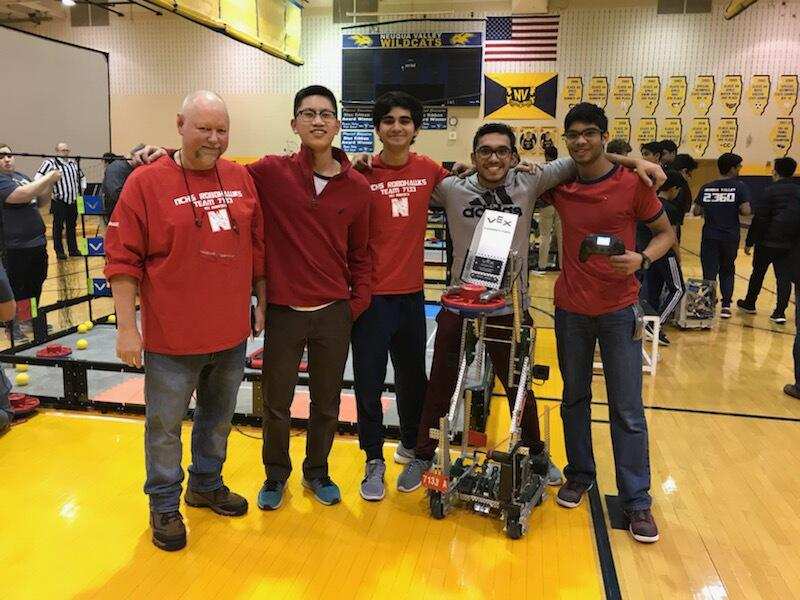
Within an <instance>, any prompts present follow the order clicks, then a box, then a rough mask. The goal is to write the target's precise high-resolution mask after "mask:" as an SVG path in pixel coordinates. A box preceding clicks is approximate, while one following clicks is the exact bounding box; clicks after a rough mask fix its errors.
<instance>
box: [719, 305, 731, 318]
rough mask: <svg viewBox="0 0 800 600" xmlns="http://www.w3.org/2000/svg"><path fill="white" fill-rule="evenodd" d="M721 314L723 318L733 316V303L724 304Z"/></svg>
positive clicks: (720, 310)
mask: <svg viewBox="0 0 800 600" xmlns="http://www.w3.org/2000/svg"><path fill="white" fill-rule="evenodd" d="M719 316H720V318H721V319H730V318H731V317H732V316H733V315H732V314H731V305H730V304H723V305H722V308H720V309H719Z"/></svg>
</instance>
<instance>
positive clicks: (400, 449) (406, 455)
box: [394, 442, 415, 465]
mask: <svg viewBox="0 0 800 600" xmlns="http://www.w3.org/2000/svg"><path fill="white" fill-rule="evenodd" d="M414 456H415V453H414V448H406V447H405V446H403V442H398V444H397V450H395V451H394V462H396V463H397V464H398V465H407V464H408V463H410V462H411V461H412V460H414Z"/></svg>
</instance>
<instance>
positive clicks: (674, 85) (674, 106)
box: [664, 75, 689, 143]
mask: <svg viewBox="0 0 800 600" xmlns="http://www.w3.org/2000/svg"><path fill="white" fill-rule="evenodd" d="M688 90H689V83H688V82H687V80H686V75H673V76H672V77H670V78H669V81H668V82H667V89H666V91H665V92H664V102H666V103H667V107H668V108H669V111H670V112H671V113H672V114H673V115H675V116H676V117H679V116H680V114H681V113H682V112H683V107H684V106H686V94H687V92H688ZM670 139H671V138H670ZM676 143H677V142H676Z"/></svg>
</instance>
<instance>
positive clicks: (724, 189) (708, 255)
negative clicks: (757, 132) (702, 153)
mask: <svg viewBox="0 0 800 600" xmlns="http://www.w3.org/2000/svg"><path fill="white" fill-rule="evenodd" d="M717 168H718V169H719V173H720V175H721V177H720V178H719V179H716V180H714V181H712V182H710V183H707V184H705V185H704V186H703V187H701V188H700V191H699V192H698V194H697V199H696V200H695V203H694V208H693V209H692V213H693V214H694V215H695V216H697V215H703V219H704V220H705V222H704V223H703V234H702V238H701V241H700V263H701V264H702V266H703V279H706V280H708V281H716V280H717V277H719V289H720V295H721V296H722V307H721V308H720V313H719V316H720V317H721V318H723V319H730V318H731V300H732V298H733V286H734V277H735V275H736V255H737V254H738V252H739V229H740V225H739V216H747V215H749V214H750V188H748V187H747V184H745V183H744V182H743V181H739V179H738V177H739V171H740V170H741V168H742V157H741V156H739V155H738V154H733V153H731V152H726V153H725V154H722V155H721V156H720V157H719V158H718V159H717Z"/></svg>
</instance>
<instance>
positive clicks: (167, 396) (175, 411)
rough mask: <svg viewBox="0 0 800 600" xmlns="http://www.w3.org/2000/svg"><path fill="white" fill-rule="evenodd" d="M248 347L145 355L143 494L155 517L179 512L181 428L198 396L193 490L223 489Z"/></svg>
mask: <svg viewBox="0 0 800 600" xmlns="http://www.w3.org/2000/svg"><path fill="white" fill-rule="evenodd" d="M244 358H245V342H242V343H241V344H239V345H238V346H236V347H235V348H231V349H230V350H223V351H220V352H213V353H211V354H192V355H185V356H173V355H167V354H156V353H155V352H145V374H144V398H145V427H144V453H145V464H146V467H147V481H146V482H145V484H144V491H145V493H146V494H147V495H148V496H150V508H151V509H152V510H154V511H156V512H159V513H163V512H172V511H175V510H178V506H179V504H180V498H181V482H182V481H183V469H182V468H181V453H182V444H181V423H182V422H183V419H184V417H185V416H186V411H187V409H188V408H189V401H190V400H191V399H192V394H193V393H194V391H195V390H197V404H196V407H195V409H194V424H193V425H192V464H191V465H189V487H190V488H191V489H192V490H195V491H198V492H210V491H212V490H215V489H217V488H219V487H220V486H222V465H223V463H224V462H225V457H226V455H227V451H228V434H229V433H230V430H231V419H232V418H233V412H234V410H235V408H236V394H237V392H238V391H239V385H240V384H241V383H242V377H243V375H244Z"/></svg>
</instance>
